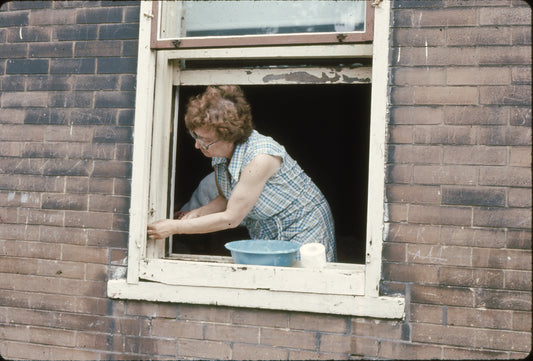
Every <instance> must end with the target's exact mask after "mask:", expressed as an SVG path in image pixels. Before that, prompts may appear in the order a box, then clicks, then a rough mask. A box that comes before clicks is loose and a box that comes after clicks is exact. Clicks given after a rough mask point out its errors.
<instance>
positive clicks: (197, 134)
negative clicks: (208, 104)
mask: <svg viewBox="0 0 533 361" xmlns="http://www.w3.org/2000/svg"><path fill="white" fill-rule="evenodd" d="M191 135H192V137H193V138H194V140H195V143H194V147H195V148H196V149H199V150H200V151H201V152H202V153H203V155H205V156H206V157H209V158H212V157H224V158H231V156H232V154H233V150H234V148H235V145H234V144H233V143H230V142H227V141H224V140H221V139H217V136H216V133H215V130H214V129H212V128H209V127H201V128H196V129H195V130H194V131H191Z"/></svg>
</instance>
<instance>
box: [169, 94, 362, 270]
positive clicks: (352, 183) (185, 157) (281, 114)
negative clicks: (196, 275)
mask: <svg viewBox="0 0 533 361" xmlns="http://www.w3.org/2000/svg"><path fill="white" fill-rule="evenodd" d="M242 88H243V90H244V92H245V94H246V96H247V98H248V100H249V102H250V104H251V106H252V112H253V117H254V124H255V128H256V129H257V130H258V131H259V132H260V133H262V134H265V135H269V136H271V137H273V138H274V139H275V140H276V141H278V142H279V143H280V144H282V145H283V146H284V147H285V148H286V149H287V151H288V153H289V154H290V155H291V156H292V157H293V158H294V159H295V160H296V161H297V162H298V163H299V164H300V166H301V167H302V168H303V169H304V171H305V172H306V173H307V174H308V175H309V176H310V177H311V178H312V179H313V181H314V182H315V183H316V184H317V185H318V187H319V188H320V190H321V191H322V192H323V193H324V195H325V196H326V198H327V200H328V202H329V204H330V206H331V210H332V213H333V218H334V221H335V231H336V240H337V254H338V261H339V262H347V263H364V261H365V246H366V218H367V216H366V208H367V195H368V191H367V190H368V157H369V154H368V152H369V150H368V149H369V134H370V90H371V84H352V85H345V84H343V85H269V86H263V85H252V86H243V87H242ZM204 89H205V87H204V86H201V87H200V86H199V87H196V86H183V87H180V89H179V104H181V105H182V106H181V107H180V110H179V115H178V119H179V120H178V128H179V129H178V132H177V134H178V139H177V147H178V148H177V161H176V163H177V164H176V179H175V199H174V203H175V207H174V209H175V210H179V209H180V207H181V206H182V205H183V204H185V203H186V202H187V201H188V199H189V197H190V195H191V194H192V192H193V191H194V189H195V188H196V186H197V185H198V183H199V182H200V180H201V179H202V178H203V177H204V176H206V175H207V174H208V173H209V172H211V171H212V169H211V160H210V159H209V158H206V157H204V156H203V155H202V153H201V152H200V151H198V150H197V149H195V148H194V142H193V140H192V138H191V137H190V136H189V135H188V134H187V132H186V131H185V124H184V121H183V113H184V111H185V104H186V103H187V101H188V99H189V98H190V97H191V96H193V95H196V94H199V93H201V92H202V91H203V90H204ZM246 238H248V232H247V230H246V228H244V227H238V228H237V229H233V230H227V231H222V232H215V233H212V234H203V235H177V236H174V237H173V245H172V252H173V253H190V254H209V255H224V256H228V255H229V252H228V251H227V250H226V249H225V248H224V244H225V243H226V242H229V241H231V240H236V239H246Z"/></svg>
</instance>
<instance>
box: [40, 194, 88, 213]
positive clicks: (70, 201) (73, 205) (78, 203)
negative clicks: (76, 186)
mask: <svg viewBox="0 0 533 361" xmlns="http://www.w3.org/2000/svg"><path fill="white" fill-rule="evenodd" d="M42 197H43V200H42V203H43V204H42V208H43V209H68V210H77V211H81V210H87V198H88V197H87V196H82V195H72V194H57V193H54V194H51V193H49V194H43V196H42Z"/></svg>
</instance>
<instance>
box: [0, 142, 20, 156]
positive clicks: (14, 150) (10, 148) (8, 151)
mask: <svg viewBox="0 0 533 361" xmlns="http://www.w3.org/2000/svg"><path fill="white" fill-rule="evenodd" d="M21 149H22V145H21V144H20V143H16V142H2V143H1V144H0V156H2V157H18V156H20V155H21V153H22V151H21Z"/></svg>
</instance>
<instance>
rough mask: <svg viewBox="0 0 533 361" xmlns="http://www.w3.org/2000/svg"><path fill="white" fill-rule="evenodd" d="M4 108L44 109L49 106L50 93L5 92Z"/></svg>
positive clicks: (3, 97) (3, 98)
mask: <svg viewBox="0 0 533 361" xmlns="http://www.w3.org/2000/svg"><path fill="white" fill-rule="evenodd" d="M0 104H1V105H2V108H28V107H37V108H43V107H46V106H48V93H46V92H42V91H41V92H37V91H34V92H4V93H3V94H2V101H1V102H0Z"/></svg>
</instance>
